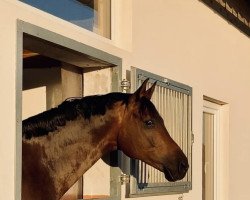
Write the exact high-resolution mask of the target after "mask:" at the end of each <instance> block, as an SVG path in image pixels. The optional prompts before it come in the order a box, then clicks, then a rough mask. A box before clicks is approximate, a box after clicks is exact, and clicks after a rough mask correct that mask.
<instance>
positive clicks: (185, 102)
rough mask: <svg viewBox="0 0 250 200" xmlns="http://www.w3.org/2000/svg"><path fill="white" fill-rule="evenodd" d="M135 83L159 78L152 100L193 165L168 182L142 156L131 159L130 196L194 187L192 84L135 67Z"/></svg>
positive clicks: (133, 83) (169, 192) (133, 78)
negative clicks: (175, 179)
mask: <svg viewBox="0 0 250 200" xmlns="http://www.w3.org/2000/svg"><path fill="white" fill-rule="evenodd" d="M131 74H132V77H131V79H132V81H131V82H132V85H134V86H135V87H134V88H137V87H139V86H140V85H141V83H142V82H143V81H144V80H145V79H146V78H150V80H149V82H148V87H150V86H151V85H152V84H153V83H154V81H157V85H156V88H155V92H154V94H153V97H152V102H153V103H154V104H155V106H156V108H157V110H158V111H159V113H160V114H161V116H162V117H163V119H164V121H165V126H166V128H167V130H168V131H169V133H170V135H171V137H172V138H173V139H174V140H175V141H176V142H177V144H178V145H179V146H180V147H181V149H182V150H183V152H184V153H185V154H186V156H187V157H188V160H189V164H190V169H189V170H188V173H187V175H186V177H184V179H182V180H181V181H177V182H174V183H171V182H168V181H167V180H166V179H165V176H164V174H163V173H162V172H160V171H158V170H156V169H155V168H153V167H151V166H149V165H147V164H145V163H144V162H142V161H139V160H133V159H132V160H131V168H130V173H131V175H132V177H131V179H132V180H131V183H130V185H129V187H130V192H129V194H127V196H129V197H133V196H141V195H143V196H145V195H148V196H150V195H159V194H173V193H183V192H188V191H189V190H190V189H191V181H192V177H191V169H192V159H191V150H192V149H191V148H192V131H191V130H192V120H191V115H192V113H191V107H192V105H191V104H192V88H191V87H189V86H187V85H184V84H181V83H178V82H175V81H172V80H170V79H166V78H164V77H160V76H157V75H155V74H152V73H149V72H146V71H143V70H140V69H137V68H132V72H131Z"/></svg>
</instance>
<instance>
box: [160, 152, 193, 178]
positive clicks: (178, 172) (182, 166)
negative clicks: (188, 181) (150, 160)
mask: <svg viewBox="0 0 250 200" xmlns="http://www.w3.org/2000/svg"><path fill="white" fill-rule="evenodd" d="M188 168H189V164H188V160H187V158H186V157H184V158H182V159H179V160H178V161H177V162H176V164H174V165H173V164H172V165H168V164H167V165H165V166H164V167H163V172H164V175H165V178H166V179H167V180H168V181H170V182H174V181H178V180H181V179H183V178H184V177H185V176H186V173H187V171H188Z"/></svg>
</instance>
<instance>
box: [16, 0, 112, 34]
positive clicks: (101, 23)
mask: <svg viewBox="0 0 250 200" xmlns="http://www.w3.org/2000/svg"><path fill="white" fill-rule="evenodd" d="M20 1H22V2H24V3H27V4H29V5H31V6H33V7H35V8H38V9H40V10H43V11H45V12H47V13H50V14H52V15H55V16H57V17H59V18H61V19H64V20H66V21H69V22H71V23H73V24H76V25H77V26H80V27H83V28H85V29H87V30H89V31H92V32H94V33H97V34H99V35H101V36H104V37H106V38H109V39H110V38H111V0H60V1H58V0H43V1H37V0H20Z"/></svg>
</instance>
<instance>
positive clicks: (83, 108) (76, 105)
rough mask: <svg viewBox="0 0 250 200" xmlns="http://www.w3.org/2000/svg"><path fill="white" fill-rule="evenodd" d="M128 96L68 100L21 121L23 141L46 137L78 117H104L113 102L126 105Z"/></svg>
mask: <svg viewBox="0 0 250 200" xmlns="http://www.w3.org/2000/svg"><path fill="white" fill-rule="evenodd" d="M128 97H129V94H124V93H109V94H106V95H95V96H87V97H83V98H70V99H69V100H65V101H64V102H62V103H61V104H60V105H59V106H58V107H56V108H52V109H50V110H48V111H45V112H43V113H40V114H38V115H35V116H32V117H30V118H28V119H25V120H23V123H22V135H23V138H25V139H31V138H32V137H39V136H44V135H48V133H49V132H53V131H56V130H57V128H58V127H60V126H65V125H66V122H67V121H72V120H75V119H76V118H77V117H78V116H82V117H83V118H85V119H90V117H91V116H95V115H104V114H105V113H106V110H107V109H110V108H112V106H113V105H114V103H115V102H117V101H122V102H123V103H126V104H127V103H128Z"/></svg>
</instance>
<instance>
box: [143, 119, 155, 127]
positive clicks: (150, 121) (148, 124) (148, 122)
mask: <svg viewBox="0 0 250 200" xmlns="http://www.w3.org/2000/svg"><path fill="white" fill-rule="evenodd" d="M145 124H146V126H147V127H153V126H154V122H153V121H152V120H148V121H145Z"/></svg>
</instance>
